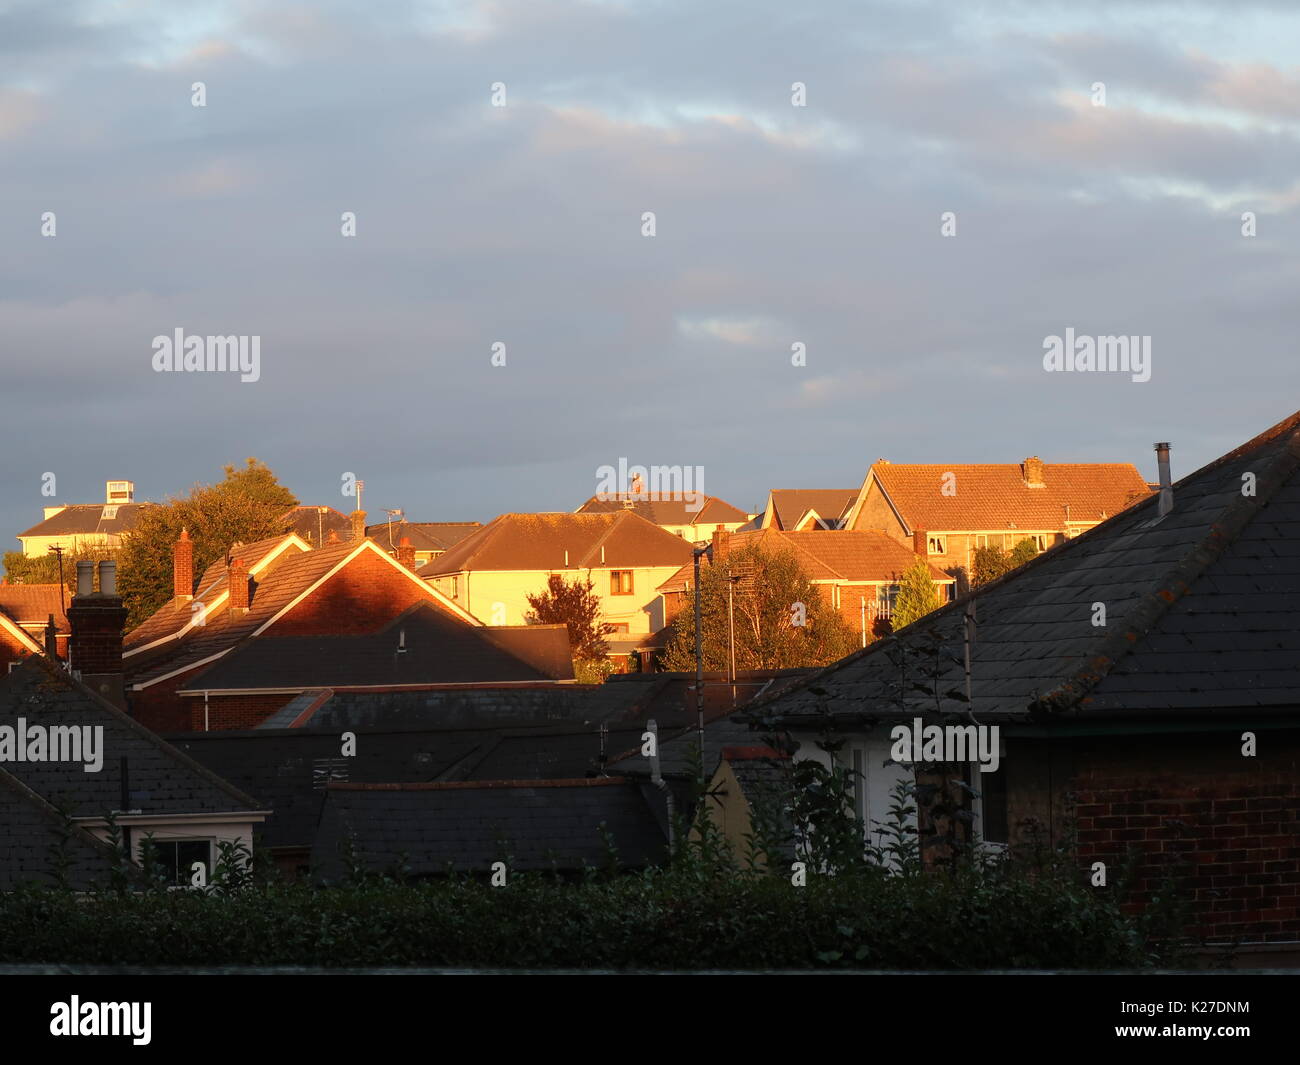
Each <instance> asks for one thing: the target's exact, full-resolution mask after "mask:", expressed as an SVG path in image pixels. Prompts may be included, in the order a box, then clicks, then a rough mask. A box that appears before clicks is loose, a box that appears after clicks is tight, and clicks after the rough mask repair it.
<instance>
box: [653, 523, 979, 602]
mask: <svg viewBox="0 0 1300 1065" xmlns="http://www.w3.org/2000/svg"><path fill="white" fill-rule="evenodd" d="M728 544H729V547H728V551H730V552H736V551H739V550H741V549H742V548H746V547H753V546H758V547H761V548H762V550H765V551H772V552H774V551H780V550H782V549H788V550H791V551H793V552H794V554H795V556H796V557H797V558H798V560H799V565H800V568H801V569H802V570H803V571H804V573H805V574H807V575H808V578H809V579H810V580H814V581H837V582H844V583H870V582H876V583H880V582H885V581H895V580H897V579H898V578H899V577H901V576H902V575H903V573H904V572H906V570H907V569H908V568H909V567H910V566H912V565H913V564H914V563H915V562H916V557H917V556H916V555H915V554H913V553H912V548H911V547H910V546H909V545H907V544H903V543H900V542H899V541H898V540H895V539H894V538H893V537H892V536H887V535H885V534H884V533H882V532H878V531H876V530H874V529H873V530H868V531H863V532H849V531H847V530H841V529H823V530H820V531H815V532H814V531H811V530H808V531H804V532H782V531H781V530H779V529H776V528H773V527H771V526H769V527H768V528H766V529H760V530H757V531H755V532H734V533H732V534H731V536H730V537H729V538H728ZM706 558H707V559H708V561H709V562H710V564H711V563H712V561H713V549H712V546H711V547H710V549H709V553H708V555H707V556H706ZM930 576H931V577H932V578H933V579H934V580H936V581H939V582H941V583H947V584H951V583H952V581H953V578H952V577H950V576H949V575H948V574H946V573H944V572H943V570H941V569H939V568H938V567H937V566H933V565H931V566H930ZM694 579H695V565H694V562H692V563H691V564H690V565H686V566H683V567H682V568H681V569H679V570H678V571H677V572H676V573H674V574H673V575H672V576H671V577H669V578H668V580H666V581H664V583H663V584H661V585H659V588H658V590H659V591H661V592H683V591H686V590H688V589H689V588H690V587H691V581H693V580H694Z"/></svg>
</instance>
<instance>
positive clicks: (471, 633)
mask: <svg viewBox="0 0 1300 1065" xmlns="http://www.w3.org/2000/svg"><path fill="white" fill-rule="evenodd" d="M271 631H272V632H273V631H274V630H271ZM399 645H404V646H405V648H406V649H405V651H402V652H399V651H398V647H399ZM572 677H573V657H572V654H571V652H570V649H569V637H568V631H567V629H566V628H565V626H563V625H522V626H511V627H509V628H507V627H504V626H502V627H497V628H489V627H475V626H472V625H467V624H466V623H465V622H464V621H462V620H460V619H459V618H453V617H452V616H451V615H449V614H448V613H447V612H446V611H444V610H440V609H439V608H438V607H436V606H434V605H433V604H432V603H417V604H416V605H415V606H412V607H410V608H408V609H407V610H405V611H404V612H403V613H401V614H399V615H398V616H397V617H396V618H394V619H393V620H392V621H391V622H390V623H389V624H388V625H386V626H385V627H384V628H383V629H380V630H379V631H378V632H374V633H366V634H362V635H357V634H348V635H339V636H278V637H277V636H271V635H270V633H268V634H267V635H266V636H263V637H261V638H260V639H256V640H250V641H248V642H247V643H245V644H244V645H243V646H242V647H238V648H236V649H235V650H234V651H233V652H231V653H230V654H229V655H226V656H225V657H224V658H221V659H219V660H218V661H217V662H216V663H215V664H213V665H212V666H210V667H209V668H207V669H205V670H203V671H202V672H201V673H199V674H197V675H196V676H195V677H193V678H191V679H190V680H189V681H187V682H186V685H185V687H184V688H182V689H181V690H182V691H221V690H230V689H249V688H321V687H330V688H338V687H364V686H376V685H404V684H457V683H482V682H487V681H495V682H505V681H528V680H565V679H572Z"/></svg>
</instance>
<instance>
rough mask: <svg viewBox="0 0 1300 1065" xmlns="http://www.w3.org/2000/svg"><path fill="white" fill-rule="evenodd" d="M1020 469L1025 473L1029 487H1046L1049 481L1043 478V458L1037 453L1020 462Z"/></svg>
mask: <svg viewBox="0 0 1300 1065" xmlns="http://www.w3.org/2000/svg"><path fill="white" fill-rule="evenodd" d="M1020 469H1021V470H1022V471H1023V473H1024V475H1025V484H1026V486H1027V487H1029V488H1046V487H1047V482H1046V481H1044V480H1043V460H1042V459H1040V458H1039V457H1038V456H1037V455H1031V456H1030V457H1029V458H1027V459H1025V461H1024V462H1022V463H1021V464H1020Z"/></svg>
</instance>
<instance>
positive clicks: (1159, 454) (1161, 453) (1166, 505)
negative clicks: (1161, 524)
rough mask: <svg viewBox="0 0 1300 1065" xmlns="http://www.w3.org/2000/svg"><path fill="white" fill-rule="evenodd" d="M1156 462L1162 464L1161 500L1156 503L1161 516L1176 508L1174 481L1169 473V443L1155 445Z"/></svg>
mask: <svg viewBox="0 0 1300 1065" xmlns="http://www.w3.org/2000/svg"><path fill="white" fill-rule="evenodd" d="M1155 450H1156V462H1157V463H1158V464H1159V466H1160V502H1159V503H1157V504H1156V506H1157V511H1158V513H1159V515H1160V517H1162V518H1163V517H1164V516H1165V515H1166V514H1168V513H1169V512H1170V511H1171V510H1173V509H1174V482H1173V479H1172V478H1171V476H1170V473H1169V444H1168V443H1167V442H1162V443H1158V444H1156V445H1155Z"/></svg>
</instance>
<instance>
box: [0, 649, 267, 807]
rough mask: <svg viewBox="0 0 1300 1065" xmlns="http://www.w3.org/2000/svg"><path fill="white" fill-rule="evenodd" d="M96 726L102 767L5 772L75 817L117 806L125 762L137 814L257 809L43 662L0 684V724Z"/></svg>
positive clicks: (38, 765) (61, 765)
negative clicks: (100, 735) (62, 804)
mask: <svg viewBox="0 0 1300 1065" xmlns="http://www.w3.org/2000/svg"><path fill="white" fill-rule="evenodd" d="M20 717H21V718H23V719H25V721H26V723H27V724H28V725H29V726H30V725H35V724H40V725H45V726H51V725H65V726H67V725H72V726H84V725H90V726H102V727H103V730H104V732H103V754H104V759H103V766H102V768H101V769H100V770H99V772H92V773H88V772H86V771H85V770H84V768H83V765H82V763H80V762H75V763H68V762H9V763H6V765H5V768H6V769H7V770H8V771H9V772H10V773H11V774H12V775H13V776H15V777H16V778H18V779H19V780H21V781H22V782H23V783H24V784H25V785H27V787H29V788H31V789H32V790H33V791H35V792H36V793H37V794H39V795H40V796H41V797H42V798H44V799H45V800H46V801H47V802H50V803H52V804H55V805H58V804H59V803H60V802H61V801H66V803H67V804H68V806H69V808H70V810H71V812H72V813H73V814H74V815H75V816H79V817H99V816H102V815H103V814H104V813H106V812H107V811H109V810H117V809H120V808H121V806H122V778H121V774H122V760H123V759H124V758H125V759H126V766H127V777H128V780H129V788H130V797H129V801H130V807H131V809H138V810H140V811H141V812H143V813H146V814H149V813H166V814H181V813H234V812H243V811H255V810H258V809H261V807H259V806H258V805H257V804H256V802H255V801H254V800H253V799H252V798H250V797H249V796H247V795H245V794H243V793H242V792H240V791H239V790H237V789H236V788H234V787H233V786H232V785H230V784H229V783H227V782H226V781H224V780H222V779H220V778H219V777H217V776H216V775H215V774H213V773H212V772H210V771H209V770H207V769H205V768H203V767H202V766H201V765H199V764H198V763H196V762H194V761H192V760H191V759H189V758H188V757H186V756H185V755H183V754H181V753H180V752H179V751H177V750H176V749H175V748H174V747H171V746H170V745H168V744H167V743H165V742H164V741H163V740H161V739H159V738H158V736H156V735H155V734H154V733H152V732H150V731H149V730H148V729H147V728H145V727H144V726H143V725H140V724H139V723H137V722H136V721H134V720H132V719H131V718H129V717H127V715H126V714H124V713H122V712H121V711H120V710H118V709H117V708H116V707H115V706H113V705H112V704H111V703H109V702H107V701H106V700H104V699H102V698H101V697H100V696H99V695H97V694H96V693H95V692H93V691H91V690H90V689H89V688H87V687H86V686H85V685H83V684H81V683H80V682H79V681H77V680H74V679H73V678H72V677H71V676H69V675H68V674H67V673H66V672H64V671H63V670H62V669H60V668H58V667H56V666H52V665H51V664H50V663H49V661H48V660H47V659H46V658H45V657H44V656H39V655H33V656H31V657H30V658H28V659H27V660H26V661H25V662H24V663H23V665H22V666H21V667H19V668H18V669H16V670H14V671H13V672H12V673H10V674H9V675H8V676H6V677H4V678H0V725H9V726H16V724H17V720H18V718H20Z"/></svg>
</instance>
